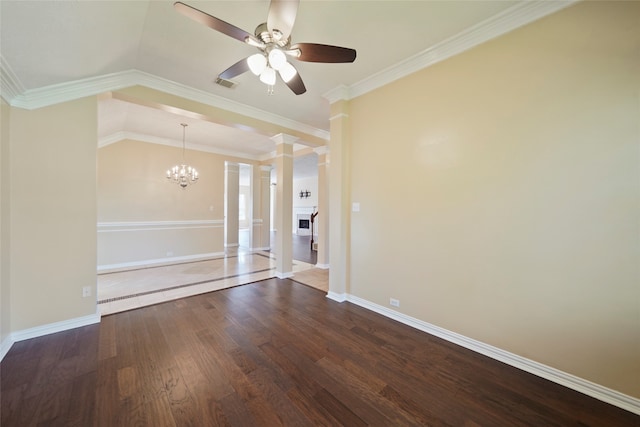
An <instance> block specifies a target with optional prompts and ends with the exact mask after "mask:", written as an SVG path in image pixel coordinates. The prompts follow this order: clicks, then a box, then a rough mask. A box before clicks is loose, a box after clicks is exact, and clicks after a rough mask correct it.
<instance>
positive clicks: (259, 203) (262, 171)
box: [253, 165, 271, 251]
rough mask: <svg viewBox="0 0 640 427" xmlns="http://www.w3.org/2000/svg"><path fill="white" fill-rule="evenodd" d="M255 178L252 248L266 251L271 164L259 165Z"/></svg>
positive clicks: (267, 243) (269, 221)
mask: <svg viewBox="0 0 640 427" xmlns="http://www.w3.org/2000/svg"><path fill="white" fill-rule="evenodd" d="M258 170H259V173H258V174H256V175H257V179H255V180H254V188H256V190H257V191H256V192H255V193H254V212H256V215H255V217H256V218H255V219H254V224H253V237H254V242H255V243H254V245H253V249H256V250H263V251H268V250H269V248H270V246H271V230H270V224H271V212H270V211H271V206H270V205H271V203H270V202H271V165H266V166H265V165H262V166H259V169H258Z"/></svg>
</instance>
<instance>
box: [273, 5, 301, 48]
mask: <svg viewBox="0 0 640 427" xmlns="http://www.w3.org/2000/svg"><path fill="white" fill-rule="evenodd" d="M299 3H300V0H271V4H270V5H269V15H268V16H267V28H268V29H269V31H270V32H271V34H273V30H278V31H280V32H281V33H282V39H287V37H289V36H290V35H291V29H292V28H293V24H294V22H295V21H296V14H297V13H298V4H299ZM274 36H275V35H274Z"/></svg>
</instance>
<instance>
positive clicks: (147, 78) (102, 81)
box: [0, 59, 329, 141]
mask: <svg viewBox="0 0 640 427" xmlns="http://www.w3.org/2000/svg"><path fill="white" fill-rule="evenodd" d="M0 67H1V77H2V91H1V92H0V93H1V95H2V97H3V98H4V99H5V101H7V103H9V104H10V105H11V106H13V107H18V108H24V109H26V110H33V109H36V108H42V107H46V106H49V105H54V104H59V103H61V102H68V101H73V100H76V99H80V98H84V97H87V96H93V95H99V94H101V93H105V92H111V91H116V90H119V89H124V88H127V87H131V86H144V87H148V88H150V89H155V90H159V91H162V92H165V93H168V94H171V95H175V96H179V97H182V98H185V99H189V100H191V101H195V102H200V103H202V104H206V105H210V106H213V107H217V108H221V109H223V110H227V111H231V112H233V113H237V114H241V115H243V116H247V117H251V118H254V119H258V120H262V121H265V122H267V123H273V124H276V125H279V126H282V127H284V128H287V129H292V130H296V131H298V132H302V133H304V134H307V135H311V136H315V137H317V138H320V139H323V140H325V141H327V140H329V132H328V131H325V130H323V129H318V128H315V127H313V126H309V125H306V124H304V123H300V122H297V121H295V120H291V119H288V118H286V117H282V116H279V115H277V114H273V113H270V112H268V111H264V110H260V109H258V108H254V107H251V106H248V105H245V104H242V103H239V102H236V101H232V100H230V99H227V98H223V97H221V96H218V95H213V94H211V93H208V92H205V91H203V90H199V89H195V88H192V87H189V86H186V85H183V84H180V83H177V82H174V81H171V80H168V79H164V78H162V77H158V76H155V75H153V74H149V73H145V72H143V71H139V70H128V71H121V72H117V73H112V74H105V75H102V76H97V77H89V78H86V79H81V80H75V81H71V82H65V83H60V84H55V85H50V86H45V87H42V88H37V89H29V90H24V89H23V86H22V85H21V84H20V81H19V80H18V78H17V77H16V76H15V74H14V73H13V72H12V71H11V67H10V66H9V64H8V63H7V62H6V60H4V59H3V60H2V61H1V62H0Z"/></svg>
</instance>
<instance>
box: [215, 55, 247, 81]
mask: <svg viewBox="0 0 640 427" xmlns="http://www.w3.org/2000/svg"><path fill="white" fill-rule="evenodd" d="M247 71H249V63H248V62H247V58H244V59H241V60H240V61H238V62H236V63H235V64H233V65H232V66H231V67H229V68H227V69H226V70H224V71H223V72H221V73H220V74H218V77H220V78H221V79H225V80H230V79H232V78H234V77H235V76H239V75H240V74H242V73H245V72H247Z"/></svg>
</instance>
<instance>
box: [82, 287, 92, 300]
mask: <svg viewBox="0 0 640 427" xmlns="http://www.w3.org/2000/svg"><path fill="white" fill-rule="evenodd" d="M90 296H91V286H84V287H83V288H82V298H86V297H90Z"/></svg>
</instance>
